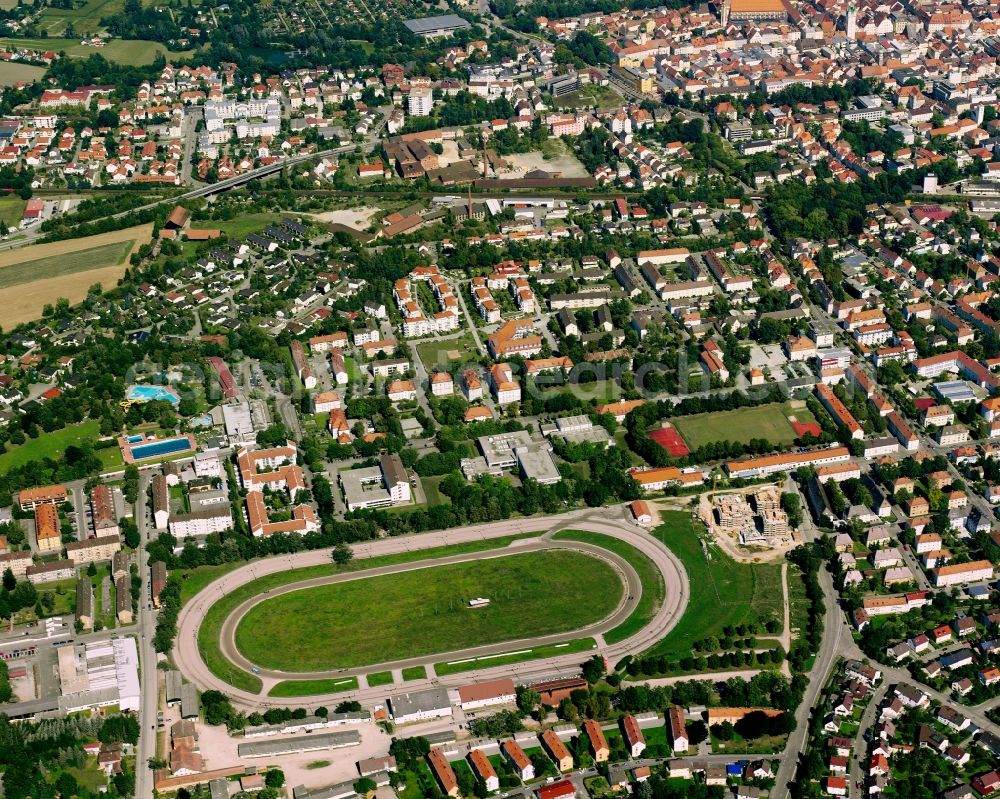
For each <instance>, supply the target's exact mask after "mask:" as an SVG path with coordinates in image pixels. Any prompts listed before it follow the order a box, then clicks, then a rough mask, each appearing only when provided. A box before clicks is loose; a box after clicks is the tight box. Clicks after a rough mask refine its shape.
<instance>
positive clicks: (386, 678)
mask: <svg viewBox="0 0 1000 799" xmlns="http://www.w3.org/2000/svg"><path fill="white" fill-rule="evenodd" d="M377 685H392V672H391V671H375V672H372V673H371V674H369V675H368V686H369V687H370V688H374V687H375V686H377Z"/></svg>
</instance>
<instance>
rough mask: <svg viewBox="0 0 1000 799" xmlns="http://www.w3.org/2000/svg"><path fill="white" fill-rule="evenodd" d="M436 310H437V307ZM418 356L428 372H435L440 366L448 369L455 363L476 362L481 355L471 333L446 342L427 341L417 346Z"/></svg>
mask: <svg viewBox="0 0 1000 799" xmlns="http://www.w3.org/2000/svg"><path fill="white" fill-rule="evenodd" d="M434 310H437V307H436V306H435V308H434ZM417 354H418V355H419V356H420V360H421V361H423V363H424V366H425V367H426V368H427V370H428V371H433V369H434V368H435V367H438V366H440V367H441V368H447V367H448V366H449V364H451V363H455V362H469V361H475V360H478V359H479V355H480V353H479V351H478V350H477V349H476V342H475V341H474V340H473V338H472V334H471V333H466V334H465V335H464V336H461V337H460V338H453V339H447V340H445V341H437V340H434V339H432V340H431V341H425V342H423V343H422V344H418V345H417Z"/></svg>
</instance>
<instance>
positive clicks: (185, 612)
mask: <svg viewBox="0 0 1000 799" xmlns="http://www.w3.org/2000/svg"><path fill="white" fill-rule="evenodd" d="M569 529H575V530H583V531H588V532H595V533H602V534H604V535H608V536H610V537H614V538H616V539H618V540H621V541H624V542H625V543H628V544H629V545H631V546H633V547H635V548H636V549H637V550H639V551H640V552H642V553H643V554H645V555H646V556H647V557H648V558H650V560H651V561H652V562H653V564H654V565H655V566H656V568H657V569H658V570H659V572H660V574H661V575H662V577H663V581H664V601H663V602H662V603H661V605H660V607H659V608H658V609H657V611H656V613H655V614H654V616H653V618H652V619H651V620H650V623H649V624H647V625H646V626H645V627H644V628H643V629H642V630H640V631H638V632H637V633H636V634H635V635H633V636H630V637H629V638H627V639H625V640H623V641H619V642H617V643H614V644H610V645H609V644H606V643H605V642H604V640H603V638H602V637H601V634H602V633H603V632H606V631H608V630H610V629H612V628H614V627H616V626H618V625H619V624H621V622H622V621H624V619H626V618H627V617H628V615H629V614H630V613H631V612H632V610H634V608H635V606H636V604H637V603H638V601H639V598H640V595H641V592H640V591H637V590H635V589H636V588H637V587H639V586H640V582H639V577H638V575H637V574H636V573H635V570H634V569H633V568H632V567H631V566H630V565H629V564H627V562H625V561H624V560H623V559H622V558H620V557H619V556H617V555H615V554H614V553H610V552H608V551H606V550H603V549H601V548H600V547H594V546H591V545H587V544H583V543H580V542H560V541H554V540H552V539H551V536H552V535H553V534H554V533H556V532H558V531H560V530H569ZM524 533H538V534H539V536H543V540H542V541H541V542H536V541H533V542H523V543H518V542H514V543H513V544H511V545H510V547H509V548H505V549H503V550H501V551H500V552H497V551H490V552H489V553H488V554H484V553H482V552H479V553H465V554H462V555H454V556H448V557H446V558H438V559H431V560H428V561H419V562H410V563H406V564H397V565H394V566H385V567H378V568H375V569H368V570H363V571H358V572H351V573H348V574H342V575H331V576H330V577H323V578H316V580H318V581H320V582H318V583H316V584H323V583H327V582H338V581H343V580H356V579H364V578H365V577H372V576H376V575H378V574H383V573H393V572H398V571H403V570H410V569H414V568H424V567H432V566H435V565H443V564H445V563H448V562H462V561H468V560H475V559H481V558H483V557H498V556H502V555H507V554H512V553H515V552H522V551H537V550H540V549H546V548H553V547H562V548H569V549H574V550H578V551H586V552H589V553H590V554H598V553H599V556H600V557H603V558H605V559H606V560H608V561H609V562H611V563H613V564H614V565H615V566H616V568H617V569H618V570H619V572H620V575H621V576H622V578H623V581H624V582H625V585H626V587H627V590H626V591H625V593H624V595H623V598H622V600H621V602H620V603H619V606H618V607H617V608H616V610H615V611H614V613H612V614H611V615H610V616H609V617H607V618H606V619H604V620H602V621H601V622H599V623H597V624H595V625H591V626H590V627H588V628H584V629H580V630H574V631H567V632H566V633H564V634H561V635H551V636H542V637H539V638H535V639H528V640H520V641H507V642H504V643H501V644H490V645H487V646H484V647H476V648H474V649H465V650H460V651H458V652H451V653H447V652H445V653H434V654H430V655H427V656H423V657H418V658H410V659H407V660H405V661H396V662H393V663H390V664H372V665H370V666H365V667H364V670H363V671H362V670H360V669H344V670H333V671H324V672H308V673H303V672H295V673H286V672H282V671H277V670H262V672H261V674H260V677H261V679H262V681H263V689H262V693H261V694H254V693H251V692H248V691H243V690H240V689H237V688H234V687H233V686H231V685H229V684H228V683H227V682H225V681H224V680H221V679H220V678H218V677H216V676H215V675H214V674H213V673H212V672H211V670H210V669H209V668H208V666H207V664H206V663H205V662H204V660H203V658H202V657H201V654H200V652H199V649H198V640H197V635H198V629H199V627H200V626H201V623H202V621H203V620H204V618H205V615H206V613H207V612H208V610H209V608H210V607H211V606H212V605H213V604H214V603H215V602H216V601H217V600H218V599H220V598H221V597H222V596H224V595H226V594H229V593H231V592H232V591H234V590H236V589H237V588H239V587H241V586H243V585H245V584H246V583H249V582H251V581H253V580H255V579H257V578H259V577H262V576H264V575H267V574H274V573H276V572H285V571H289V570H292V569H300V568H304V567H307V566H315V565H321V564H327V563H330V550H329V549H323V550H314V551H310V552H299V553H295V554H293V555H285V556H280V557H273V558H268V559H266V560H261V561H256V562H253V563H249V564H247V565H245V566H241V567H240V568H238V569H234V570H233V571H232V572H229V573H228V574H225V575H222V576H221V577H220V578H218V579H217V580H215V581H214V582H212V583H211V584H209V585H208V586H206V587H205V588H204V589H203V590H202V591H200V592H199V593H198V594H197V595H196V596H195V597H193V598H192V599H191V600H190V601H189V602H187V603H186V604H185V606H184V608H183V609H182V610H181V613H180V616H179V618H178V621H177V638H176V640H175V644H174V650H173V659H174V662H175V664H176V665H177V667H178V668H179V669H180V670H181V672H182V673H183V674H184V676H185V677H186V678H187V679H189V680H190V681H191V682H193V683H195V684H196V685H197V686H198V687H199V688H200V689H202V690H207V689H216V690H220V691H223V692H225V693H226V694H228V695H229V696H230V697H232V699H233V701H234V702H235V703H237V704H239V705H242V706H245V707H259V706H261V705H264V706H271V705H276V706H283V705H286V704H288V702H287V700H281V699H275V700H272V699H269V698H268V697H266V694H267V692H268V691H269V690H270V689H271V688H272V687H273V686H274V685H275V684H276V683H278V682H280V681H282V680H284V679H322V678H336V677H345V678H346V676H347V675H354V674H356V675H358V677H359V680H358V682H359V688H358V689H357V690H355V691H342V692H337V693H335V694H327V695H319V696H313V697H302V698H301V699H299V700H297V701H301V702H303V703H323V702H339V701H343V700H345V699H357V700H358V701H360V702H362V703H365V702H376V701H380V700H381V699H383V698H384V697H385V696H386V695H387V694H391V693H393V692H394V691H395V690H397V689H398V687H399V686H392V685H387V686H380V687H375V688H370V687H368V685H367V683H366V682H365V679H364V673H365V672H369V673H370V672H374V671H384V670H387V669H392V670H396V669H399V668H405V667H407V666H416V665H423V666H425V667H427V670H428V675H429V676H428V677H427V678H426V679H423V680H408V681H407V682H406V690H408V691H413V690H420V689H421V688H427V687H431V686H435V685H444V686H457V685H462V684H466V683H469V682H474V681H479V680H487V679H497V678H499V677H511V678H513V679H515V680H517V681H526V680H530V679H535V678H539V677H543V676H552V675H554V674H558V673H560V672H561V670H565V671H566V672H567V673H569V672H571V671H576V670H577V669H578V667H579V664H580V662H581V661H582V660H585V659H586V657H587V654H586V653H579V652H578V653H575V654H567V655H559V656H556V657H552V658H545V659H540V660H531V661H524V662H521V663H513V664H508V665H503V666H493V667H487V666H484V667H482V668H477V669H474V670H470V671H465V672H461V673H459V674H454V675H449V676H446V677H445V676H442V677H439V676H436V675H434V672H433V664H434V663H435V662H441V661H442V660H457V659H464V658H468V657H476V656H482V655H490V654H497V653H502V652H509V651H515V650H517V649H523V648H530V647H534V646H541V645H544V644H547V643H559V642H563V641H566V640H569V639H571V638H579V637H595V639H596V640H597V642H598V645H597V649H596V652H595V653H597V654H601V655H603V656H604V657H606V658H607V659H608V661H609V662H610V663H611V664H612V665H613V664H614V663H615V662H616V661H617V660H619V659H621V658H622V657H624V656H625V655H629V654H635V653H638V652H641V651H643V650H644V649H646V648H648V647H649V646H651V645H652V644H653V643H655V642H656V641H658V640H660V639H661V638H663V637H664V636H665V635H666V634H667V633H668V632H669V631H670V630H671V629H673V627H674V626H675V625H676V624H677V622H678V621H679V619H680V618H681V616H682V615H683V612H684V609H685V608H686V607H687V603H688V597H689V586H688V579H687V574H686V573H685V572H684V568H683V566H682V565H681V564H680V562H679V561H678V560H677V558H676V557H675V556H674V555H673V553H671V552H670V550H669V549H667V548H666V547H665V546H664V545H663V544H662V543H661V542H659V541H658V540H656V539H655V538H653V537H652V536H650V535H648V534H647V533H646V532H645V531H644V530H642V529H641V528H638V527H636V526H635V525H634V524H632V523H630V522H628V521H626V519H625V515H624V509H623V508H620V507H619V508H616V509H611V512H610V513H609V512H608V510H607V509H605V510H603V511H593V510H586V511H575V512H571V513H565V514H561V515H559V516H554V517H547V518H544V519H516V520H508V521H502V522H496V523H492V524H486V525H476V526H469V527H460V528H455V529H452V530H443V531H439V532H431V533H423V534H420V535H413V536H405V537H402V536H401V537H399V538H389V539H381V540H378V541H369V542H364V543H360V544H356V545H354V546H353V547H352V548H353V551H354V556H355V558H356V559H359V560H361V559H364V558H370V557H376V556H384V555H392V554H397V553H401V552H418V551H422V550H426V549H430V548H434V547H439V546H449V545H455V544H462V543H467V542H470V541H489V540H491V539H495V538H501V537H504V536H510V535H518V534H524ZM313 583H314V581H313V580H309V581H302V582H300V583H293V584H290V585H288V586H283V587H282V588H281V589H274V590H272V591H271V593H270V594H266V595H262V596H258V597H254V598H253V599H250V600H248V601H247V602H245V603H242V604H241V605H240V606H239V607H238V608H237V609H236V610H235V611H234V613H233V614H231V615H230V617H229V618H228V619H227V621H226V624H225V625H224V627H223V631H222V641H221V642H220V644H221V646H222V648H223V652H224V654H225V655H226V657H228V658H230V659H231V660H232V661H233V662H234V663H236V664H237V665H239V666H240V667H242V668H243V669H244V670H249V669H250V667H251V664H250V662H249V661H247V660H246V659H245V658H243V656H242V655H240V654H239V652H238V651H237V650H236V647H235V643H234V641H233V635H234V632H235V629H236V625H237V624H238V621H239V618H240V616H242V615H244V614H245V613H246V612H247V611H248V610H249V609H250V608H251V607H252V606H254V605H256V604H258V603H259V602H261V601H263V600H264V599H267V598H270V597H273V596H275V595H277V593H279V592H287V591H292V590H297V589H301V588H304V587H309V586H310V585H311V584H313Z"/></svg>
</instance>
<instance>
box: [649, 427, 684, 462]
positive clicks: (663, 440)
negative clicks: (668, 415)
mask: <svg viewBox="0 0 1000 799" xmlns="http://www.w3.org/2000/svg"><path fill="white" fill-rule="evenodd" d="M648 435H649V437H650V438H651V439H653V441H655V442H656V443H657V444H659V445H660V446H661V447H663V448H664V449H665V450H666V451H667V452H669V453H670V457H671V458H683V457H684V456H685V455H689V454H691V450H689V449H688V446H687V444H685V443H684V439H683V438H681V434H680V433H678V432H677V429H676V428H674V427H659V428H657V429H656V430H650V431H649V433H648Z"/></svg>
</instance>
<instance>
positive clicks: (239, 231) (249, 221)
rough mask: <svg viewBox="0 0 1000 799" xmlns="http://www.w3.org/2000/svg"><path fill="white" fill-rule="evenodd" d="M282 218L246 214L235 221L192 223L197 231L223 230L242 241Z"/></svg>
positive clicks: (221, 220)
mask: <svg viewBox="0 0 1000 799" xmlns="http://www.w3.org/2000/svg"><path fill="white" fill-rule="evenodd" d="M281 218H282V215H281V214H246V215H244V216H238V217H236V218H235V219H205V220H201V221H199V222H194V223H192V224H191V227H192V228H194V229H195V230H221V231H222V232H223V233H225V234H226V235H227V236H229V237H230V238H234V239H242V238H245V237H246V235H247V234H248V233H258V232H260V231H261V230H263V229H264V228H266V227H267V226H268V225H270V224H271V223H272V222H277V221H278V220H279V219H281ZM200 243H201V242H199V244H200Z"/></svg>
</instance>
